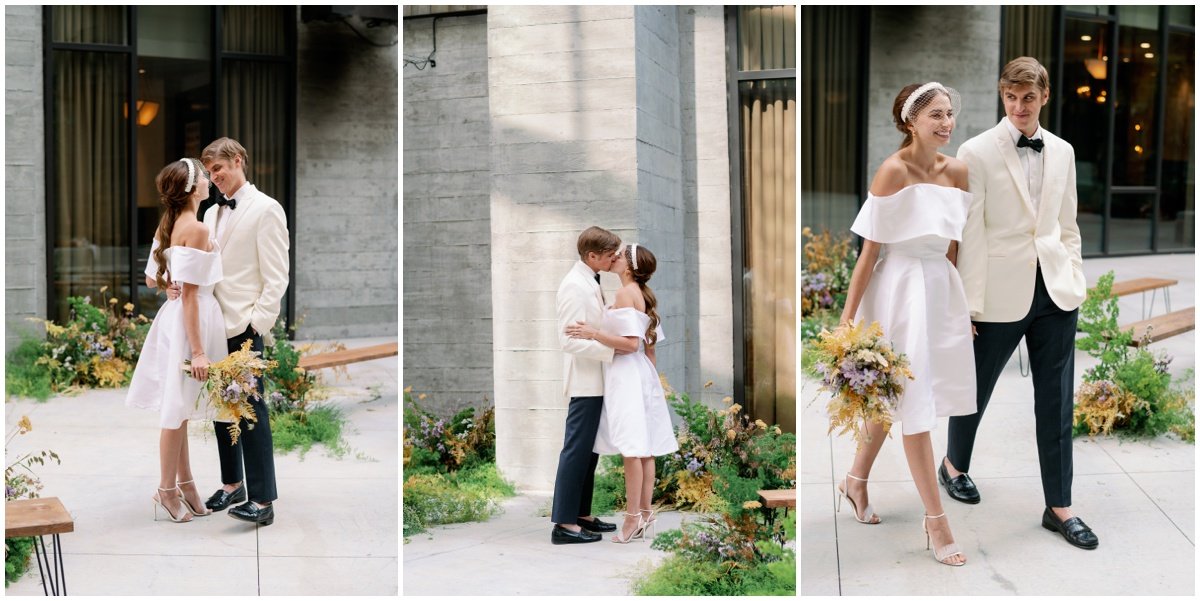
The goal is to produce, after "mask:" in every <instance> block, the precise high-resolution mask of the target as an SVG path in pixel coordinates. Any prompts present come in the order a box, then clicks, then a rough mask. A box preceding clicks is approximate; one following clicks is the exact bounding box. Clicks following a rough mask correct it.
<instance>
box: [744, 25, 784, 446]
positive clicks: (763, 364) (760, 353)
mask: <svg viewBox="0 0 1200 601" xmlns="http://www.w3.org/2000/svg"><path fill="white" fill-rule="evenodd" d="M781 39H782V38H781ZM739 92H740V93H739V96H740V105H741V106H740V110H741V128H742V149H741V151H742V194H743V198H742V205H743V207H744V216H743V219H744V224H743V227H744V243H743V244H744V248H743V256H744V261H745V271H744V272H743V278H744V287H743V290H744V296H743V307H744V314H745V321H744V327H745V341H746V342H745V362H746V367H745V369H746V379H745V382H746V391H745V392H746V403H747V410H748V411H749V412H750V414H751V415H753V416H754V417H757V418H761V419H762V420H763V421H765V422H767V423H778V424H779V425H780V426H781V427H783V428H785V429H787V430H789V431H792V430H793V428H794V425H795V421H796V167H795V166H796V80H794V79H775V80H761V81H747V82H742V84H741V87H740V90H739Z"/></svg>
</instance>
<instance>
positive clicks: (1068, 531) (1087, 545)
mask: <svg viewBox="0 0 1200 601" xmlns="http://www.w3.org/2000/svg"><path fill="white" fill-rule="evenodd" d="M1042 528H1045V529H1046V530H1050V531H1053V532H1058V533H1059V534H1061V535H1063V538H1065V539H1067V542H1068V543H1071V544H1072V545H1075V546H1076V547H1079V548H1080V549H1089V550H1090V549H1095V548H1096V547H1099V546H1100V539H1099V538H1097V537H1096V534H1095V533H1093V532H1092V529H1091V528H1088V525H1087V524H1085V523H1083V520H1081V519H1079V518H1077V517H1076V518H1071V519H1069V520H1067V521H1065V522H1064V521H1062V520H1059V519H1058V516H1057V515H1055V513H1054V510H1052V509H1050V508H1049V507H1047V508H1046V511H1045V513H1043V514H1042Z"/></svg>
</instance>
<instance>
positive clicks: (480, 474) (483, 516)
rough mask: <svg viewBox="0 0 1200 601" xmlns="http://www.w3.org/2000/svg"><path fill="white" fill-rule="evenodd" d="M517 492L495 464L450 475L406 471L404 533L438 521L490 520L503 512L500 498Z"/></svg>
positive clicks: (441, 522) (417, 530)
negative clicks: (502, 476)
mask: <svg viewBox="0 0 1200 601" xmlns="http://www.w3.org/2000/svg"><path fill="white" fill-rule="evenodd" d="M514 494H516V492H515V490H514V489H513V487H512V485H511V484H509V483H508V482H505V481H504V479H503V478H501V477H500V473H499V472H497V471H496V466H495V464H483V465H477V466H475V467H472V468H468V469H464V470H459V471H457V472H453V473H450V474H441V473H433V474H417V475H414V476H409V475H407V474H406V479H405V481H404V536H411V535H413V534H418V533H420V532H424V531H425V530H426V529H427V528H428V527H429V526H432V525H435V524H457V523H461V522H479V521H484V520H487V519H488V518H490V517H492V516H493V515H495V514H496V513H498V512H499V511H500V504H499V501H498V500H499V499H501V498H505V497H511V496H513V495H514Z"/></svg>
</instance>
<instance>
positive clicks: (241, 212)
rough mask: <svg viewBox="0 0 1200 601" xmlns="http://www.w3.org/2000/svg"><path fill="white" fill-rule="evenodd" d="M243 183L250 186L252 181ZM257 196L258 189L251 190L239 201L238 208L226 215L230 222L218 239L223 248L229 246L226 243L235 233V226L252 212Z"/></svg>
mask: <svg viewBox="0 0 1200 601" xmlns="http://www.w3.org/2000/svg"><path fill="white" fill-rule="evenodd" d="M243 185H246V186H249V185H250V183H249V182H247V183H246V184H243ZM256 196H258V193H257V190H250V193H249V194H247V195H246V196H245V198H243V199H242V200H239V201H238V208H236V209H234V210H232V211H229V214H228V215H226V216H225V219H228V220H229V222H228V223H226V224H225V227H224V229H223V231H222V232H221V236H220V239H219V240H217V244H218V245H219V246H220V247H221V248H222V249H224V248H225V247H226V246H227V244H226V243H227V242H229V237H230V236H232V235H233V228H235V227H237V224H238V222H240V221H241V220H242V218H243V217H245V216H246V213H249V212H250V207H251V206H253V204H254V201H255V197H256ZM217 213H218V215H219V214H220V211H217Z"/></svg>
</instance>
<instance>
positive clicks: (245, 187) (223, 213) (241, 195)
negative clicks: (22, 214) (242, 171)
mask: <svg viewBox="0 0 1200 601" xmlns="http://www.w3.org/2000/svg"><path fill="white" fill-rule="evenodd" d="M252 189H254V186H252V185H250V182H248V181H247V182H244V183H243V184H242V187H240V188H238V191H237V192H234V193H233V200H236V201H237V203H238V204H243V203H245V202H246V200H245V199H246V195H247V194H249V193H250V190H252ZM220 193H221V192H220V190H218V191H217V194H220ZM229 212H230V208H229V207H228V206H218V207H217V232H216V235H217V240H221V239H222V238H221V234H223V233H225V222H226V221H229V220H228V219H227V217H229Z"/></svg>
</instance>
